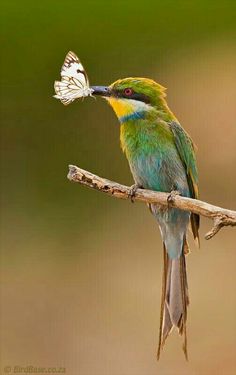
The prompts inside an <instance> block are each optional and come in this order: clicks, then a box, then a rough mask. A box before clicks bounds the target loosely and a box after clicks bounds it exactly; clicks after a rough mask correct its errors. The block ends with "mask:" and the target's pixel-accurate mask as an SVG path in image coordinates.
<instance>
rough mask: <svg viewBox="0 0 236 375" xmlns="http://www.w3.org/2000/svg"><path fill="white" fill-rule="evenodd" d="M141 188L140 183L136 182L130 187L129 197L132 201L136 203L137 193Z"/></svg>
mask: <svg viewBox="0 0 236 375" xmlns="http://www.w3.org/2000/svg"><path fill="white" fill-rule="evenodd" d="M139 188H140V186H139V185H138V184H134V185H132V186H130V188H129V193H128V198H129V199H130V200H131V202H132V203H134V198H135V194H136V191H137V190H138V189H139Z"/></svg>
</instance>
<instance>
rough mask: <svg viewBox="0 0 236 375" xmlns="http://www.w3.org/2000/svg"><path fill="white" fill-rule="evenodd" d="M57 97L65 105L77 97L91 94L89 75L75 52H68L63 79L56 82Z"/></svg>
mask: <svg viewBox="0 0 236 375" xmlns="http://www.w3.org/2000/svg"><path fill="white" fill-rule="evenodd" d="M54 88H55V92H56V95H55V96H54V97H55V98H57V99H60V100H61V102H62V103H63V104H64V105H68V104H70V103H72V102H73V101H74V100H75V99H77V98H81V97H84V96H88V95H91V93H92V90H91V89H90V88H89V80H88V76H87V74H86V72H85V70H84V68H83V65H82V64H81V62H80V60H79V58H78V57H77V56H76V54H75V53H74V52H71V51H70V52H68V54H67V55H66V58H65V61H64V63H63V65H62V68H61V81H56V82H55V84H54Z"/></svg>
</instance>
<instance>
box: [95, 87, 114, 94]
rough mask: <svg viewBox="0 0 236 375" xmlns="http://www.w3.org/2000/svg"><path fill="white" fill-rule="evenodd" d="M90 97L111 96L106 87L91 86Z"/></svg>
mask: <svg viewBox="0 0 236 375" xmlns="http://www.w3.org/2000/svg"><path fill="white" fill-rule="evenodd" d="M91 89H92V90H93V92H92V95H99V96H111V90H110V89H109V87H107V86H91Z"/></svg>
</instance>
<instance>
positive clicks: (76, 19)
mask: <svg viewBox="0 0 236 375" xmlns="http://www.w3.org/2000/svg"><path fill="white" fill-rule="evenodd" d="M1 16H2V21H1V25H2V26H1V27H2V43H1V52H2V53H1V55H2V59H1V81H2V88H1V119H2V121H1V186H2V189H1V202H2V203H1V205H2V210H1V266H2V273H1V275H2V276H1V310H2V314H1V328H2V329H1V332H2V333H1V343H2V349H1V356H2V360H1V366H5V365H11V366H12V368H13V366H14V365H20V366H27V365H34V366H38V367H44V366H45V367H46V366H48V367H57V368H58V367H60V366H63V367H66V373H67V374H68V375H74V374H75V375H78V374H81V375H105V374H107V375H110V374H112V375H147V374H148V375H152V374H181V375H183V374H188V375H189V374H218V373H219V374H233V373H234V371H235V368H236V362H235V352H234V351H235V349H234V348H235V345H236V334H235V332H236V324H235V314H236V297H235V283H236V276H235V262H236V251H235V250H236V249H235V231H234V229H231V228H227V229H223V230H222V231H221V233H219V234H218V235H217V236H216V237H215V238H214V239H212V240H211V241H210V242H206V241H205V240H204V238H203V237H204V234H205V233H206V231H207V230H208V229H209V227H210V222H209V221H208V220H204V219H203V220H202V226H201V249H200V250H197V249H195V248H194V245H193V243H192V242H191V247H192V253H191V255H190V256H189V257H188V259H187V261H188V274H189V288H190V298H191V306H190V309H189V320H188V331H189V351H190V362H189V363H185V361H184V358H183V354H182V352H181V345H182V341H181V339H180V338H179V337H178V335H177V334H173V335H171V337H170V338H169V339H168V341H167V344H166V348H165V350H164V352H163V355H162V358H161V361H160V362H159V363H157V362H156V360H155V351H156V347H157V341H158V324H159V300H160V291H161V271H162V245H161V241H160V235H159V232H158V227H157V224H156V222H155V220H154V218H153V217H152V216H151V215H150V213H149V212H148V210H147V209H146V207H145V206H144V205H142V204H138V203H137V204H133V205H132V204H131V203H129V202H127V201H121V200H118V199H111V198H109V197H107V196H105V195H103V194H99V193H97V192H95V191H90V190H88V189H86V188H83V187H81V186H79V185H77V184H72V183H70V182H69V181H68V180H67V179H66V174H67V166H68V164H76V165H79V166H80V167H82V168H84V169H88V170H90V171H91V172H94V173H96V174H98V175H101V176H104V177H107V178H109V179H113V180H116V181H119V182H121V183H125V184H130V185H131V184H132V183H133V181H132V178H131V174H130V172H129V168H128V164H127V162H126V160H125V157H124V155H122V152H121V150H120V148H119V124H118V121H117V119H116V118H115V115H114V114H113V112H112V110H111V108H109V107H108V106H107V104H106V103H105V102H104V101H103V100H102V99H100V98H99V99H97V100H96V101H95V100H94V99H93V98H88V99H86V100H84V101H83V102H82V101H80V102H76V103H73V104H71V105H70V106H68V107H64V106H63V105H62V104H61V103H60V102H59V101H57V100H55V99H54V98H52V95H53V94H54V90H53V83H54V80H56V79H59V77H60V68H61V65H62V63H63V60H64V57H65V55H66V53H67V52H68V51H69V50H72V51H74V52H75V53H76V54H78V56H79V57H80V58H81V60H82V62H83V64H84V66H85V68H86V70H87V73H88V76H89V79H90V83H91V84H92V85H106V84H109V83H111V82H113V81H114V80H116V79H118V78H122V77H127V76H146V77H151V78H153V79H155V80H157V81H158V82H159V83H161V84H162V85H164V86H165V87H167V88H168V103H169V105H170V107H171V109H172V110H173V112H174V113H175V114H176V116H177V118H178V119H179V120H180V122H181V124H182V125H183V126H184V127H185V129H186V130H187V131H188V132H189V133H190V134H191V135H192V137H193V139H194V141H195V143H196V144H197V146H198V154H197V157H198V166H199V172H200V197H201V199H202V200H207V201H210V202H212V203H214V204H217V205H219V206H225V207H228V208H232V209H233V208H234V209H235V206H236V199H235V188H236V169H235V162H236V147H235V143H236V141H235V139H236V127H235V118H236V107H235V94H236V89H235V87H236V74H235V66H236V44H235V40H236V24H235V19H236V2H235V1H233V0H232V1H210V0H208V1H206V0H205V1H191V0H190V1H170V0H166V1H159V0H156V1H150V0H149V1H145V2H144V1H139V0H136V1H133V0H130V1H123V0H119V1H104V0H99V1H92V0H87V1H80V0H77V1H54V0H51V1H39V2H32V1H26V0H22V1H14V0H11V1H6V0H5V1H3V2H2V5H1ZM1 371H2V369H1Z"/></svg>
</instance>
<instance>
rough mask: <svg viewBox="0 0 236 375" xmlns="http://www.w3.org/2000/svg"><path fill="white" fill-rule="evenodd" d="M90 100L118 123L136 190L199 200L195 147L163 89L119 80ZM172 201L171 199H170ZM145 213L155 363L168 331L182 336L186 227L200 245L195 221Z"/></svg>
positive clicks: (155, 210) (167, 212) (178, 214)
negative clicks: (156, 235)
mask: <svg viewBox="0 0 236 375" xmlns="http://www.w3.org/2000/svg"><path fill="white" fill-rule="evenodd" d="M91 89H92V90H93V91H92V95H100V96H102V97H104V98H105V99H106V100H107V101H108V102H109V104H110V105H111V106H112V108H113V110H114V111H115V113H116V115H117V117H118V120H119V122H120V141H121V147H122V149H123V151H124V153H125V155H126V157H127V159H128V162H129V166H130V170H131V172H132V175H133V178H134V181H135V185H134V186H133V187H132V189H131V191H132V194H135V189H136V188H143V189H151V190H156V191H161V192H173V191H177V192H178V193H179V194H181V195H182V196H185V197H191V198H197V197H198V172H197V167H196V158H195V150H194V144H193V142H192V140H191V138H190V136H189V135H188V134H187V133H186V132H185V130H184V129H183V128H182V127H181V125H180V124H179V122H178V120H177V119H176V117H175V116H174V115H173V113H172V112H171V111H170V109H169V108H168V105H167V103H166V100H165V96H166V94H165V89H164V87H162V86H161V85H159V84H158V83H156V82H155V81H153V80H151V79H147V78H125V79H120V80H118V81H116V82H114V83H113V84H111V85H110V86H108V87H104V86H92V87H91ZM170 197H171V195H170ZM149 208H150V210H151V212H152V214H153V215H154V216H155V218H156V219H157V221H158V224H159V228H160V232H161V236H162V240H163V249H164V272H163V288H162V298H161V314H160V333H159V345H158V350H157V358H158V359H159V357H160V351H161V349H162V348H163V346H164V343H165V340H166V338H167V336H168V335H169V333H170V332H171V330H172V328H173V327H177V328H178V331H179V333H180V335H183V336H184V343H183V350H184V353H185V356H186V359H187V335H186V320H187V307H188V304H189V295H188V284H187V274H186V262H185V256H186V254H187V253H188V252H189V247H188V242H187V230H188V227H189V224H191V229H192V233H193V236H194V239H196V240H197V242H198V243H199V235H198V229H199V216H198V215H196V214H193V213H190V212H186V211H181V210H179V209H176V208H171V207H168V208H167V209H163V208H160V207H158V205H157V204H150V205H149Z"/></svg>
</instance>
